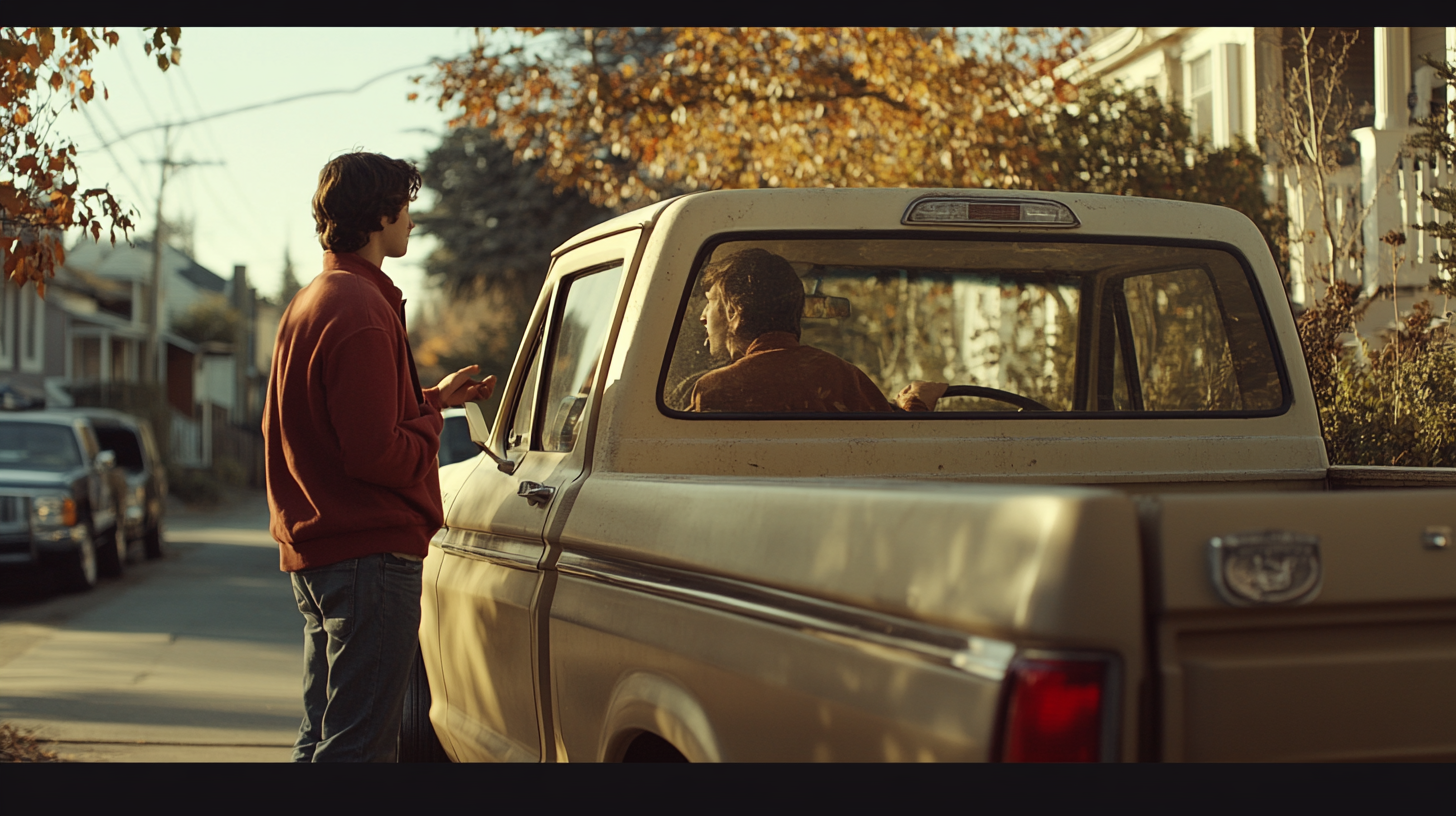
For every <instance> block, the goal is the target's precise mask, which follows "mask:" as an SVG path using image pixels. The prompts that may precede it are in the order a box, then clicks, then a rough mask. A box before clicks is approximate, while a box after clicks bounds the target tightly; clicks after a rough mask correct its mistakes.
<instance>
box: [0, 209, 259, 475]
mask: <svg viewBox="0 0 1456 816" xmlns="http://www.w3.org/2000/svg"><path fill="white" fill-rule="evenodd" d="M160 260H161V269H162V274H163V281H164V283H163V299H164V303H163V308H162V310H161V312H162V323H161V326H160V330H159V349H158V352H157V360H158V379H159V382H160V383H161V385H162V387H163V390H164V393H165V396H166V402H167V404H168V406H169V408H170V414H171V416H170V426H171V427H170V428H166V429H163V428H157V429H156V430H157V431H158V436H159V437H163V438H165V439H166V440H167V442H166V443H164V444H168V446H169V448H170V456H171V459H172V461H173V462H175V463H177V464H181V465H184V466H189V467H208V466H210V465H211V464H212V460H213V449H214V447H217V446H218V445H219V444H228V443H226V442H222V441H221V440H222V438H223V437H225V436H226V435H227V433H228V432H229V431H228V429H229V428H253V427H256V426H258V425H259V421H260V419H261V416H262V402H261V395H262V393H263V389H264V387H265V386H266V379H267V367H266V365H263V366H261V367H260V366H259V364H258V352H257V348H258V347H259V346H260V343H259V340H258V338H259V336H264V337H266V338H267V339H268V340H271V339H272V335H273V327H268V326H264V327H261V328H259V327H258V326H257V325H256V318H257V316H258V315H259V313H260V312H262V311H264V310H260V309H259V308H258V302H257V298H256V293H255V292H254V291H253V289H252V288H251V287H249V286H248V285H247V277H246V270H245V269H244V268H243V267H235V268H234V271H233V280H226V279H224V278H222V277H221V276H219V275H217V274H216V273H214V272H213V271H212V270H210V269H207V268H206V267H204V266H202V265H201V264H199V263H197V261H196V260H194V259H193V258H191V257H190V256H188V255H187V254H186V253H184V252H182V251H181V250H179V249H177V248H175V247H173V246H164V247H163V248H162V252H161V257H160ZM152 265H153V247H152V244H151V242H150V241H146V240H138V241H137V242H136V243H135V244H134V245H130V246H128V245H127V244H124V243H118V244H116V245H112V244H110V243H107V242H92V241H91V240H90V239H89V238H84V237H83V238H82V239H81V240H79V241H78V242H77V244H76V245H75V246H73V247H72V248H70V250H69V251H68V252H67V255H66V261H65V264H64V265H63V266H62V267H60V268H58V269H57V270H56V275H55V277H54V278H53V279H51V280H50V281H48V282H47V290H46V297H45V298H44V299H41V298H40V297H38V296H37V294H36V292H35V287H33V286H27V287H25V288H23V289H18V288H16V287H14V286H9V285H7V286H4V287H0V399H3V400H6V402H7V404H8V405H9V406H10V407H29V406H30V405H34V404H37V403H44V404H46V405H49V406H52V407H64V406H67V405H71V404H73V401H74V399H75V397H76V396H77V395H78V394H80V393H81V392H82V391H87V392H88V393H93V394H100V393H105V394H110V395H113V396H115V395H119V394H123V393H125V392H126V390H127V389H128V388H132V387H136V386H137V385H138V384H140V383H141V382H142V381H143V380H144V378H145V369H146V366H145V360H144V357H145V355H146V352H147V349H148V345H149V344H148V339H149V330H150V328H151V326H150V321H149V314H150V312H151V302H152V294H151V279H152ZM208 300H214V301H219V302H224V303H226V304H227V305H229V306H231V307H232V308H233V309H235V310H236V311H237V312H238V313H239V314H240V315H241V316H242V317H243V322H242V326H243V329H242V331H241V332H240V334H241V335H242V336H241V337H237V338H236V339H235V340H233V341H232V342H204V343H197V342H194V341H192V340H189V339H188V338H186V337H184V336H182V335H181V334H179V333H178V332H177V331H176V330H175V329H176V325H177V323H178V321H179V320H180V319H181V318H182V317H183V316H184V315H186V314H187V313H188V312H189V310H191V309H192V308H193V307H195V306H197V305H198V304H200V303H204V302H207V301H208ZM265 316H266V315H265ZM6 395H8V396H6ZM108 399H109V398H108ZM164 435H165V436H164ZM231 447H239V448H246V447H248V446H247V445H246V444H234V445H232V446H231ZM245 458H246V459H249V460H250V459H251V458H252V456H251V455H246V456H245ZM251 469H252V468H249V470H251Z"/></svg>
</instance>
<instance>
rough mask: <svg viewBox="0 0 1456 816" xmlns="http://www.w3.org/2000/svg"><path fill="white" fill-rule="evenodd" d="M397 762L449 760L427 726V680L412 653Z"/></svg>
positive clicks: (421, 663)
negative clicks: (412, 663) (412, 659)
mask: <svg viewBox="0 0 1456 816" xmlns="http://www.w3.org/2000/svg"><path fill="white" fill-rule="evenodd" d="M399 761H400V762H449V761H450V757H449V755H448V754H446V753H445V749H444V748H443V747H442V746H441V745H440V738H439V737H437V736H436V735H435V726H434V725H433V724H431V723H430V680H429V677H427V676H426V675H425V659H424V657H422V656H421V655H420V653H419V652H418V651H416V652H415V663H414V666H412V667H411V668H410V676H409V685H408V686H406V687H405V692H404V718H403V719H402V720H400V726H399Z"/></svg>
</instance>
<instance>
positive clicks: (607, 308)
mask: <svg viewBox="0 0 1456 816" xmlns="http://www.w3.org/2000/svg"><path fill="white" fill-rule="evenodd" d="M621 280H622V265H621V264H620V263H618V264H616V265H614V266H610V267H606V268H602V269H598V270H596V271H593V272H588V273H587V274H584V275H579V276H577V277H575V278H572V279H571V280H569V281H567V283H566V293H565V295H564V299H563V300H562V301H561V303H560V306H559V307H558V314H557V316H556V321H555V323H556V329H555V338H554V340H553V342H552V347H551V358H550V360H549V364H550V372H551V374H550V378H549V379H548V380H547V386H546V398H545V402H544V403H542V410H543V411H544V417H543V421H542V425H541V437H540V439H541V450H544V451H558V452H561V451H569V450H571V448H572V446H573V445H575V444H576V439H577V436H578V435H579V432H580V430H581V427H580V425H581V418H582V416H583V415H584V413H585V408H586V401H587V398H588V397H589V396H590V395H591V390H592V384H593V383H594V382H595V380H596V372H597V363H598V361H599V360H600V359H601V356H602V347H603V346H604V345H605V344H606V341H607V331H608V330H609V329H610V328H611V325H612V315H613V314H614V313H615V311H616V310H615V306H616V303H617V286H618V284H620V283H621Z"/></svg>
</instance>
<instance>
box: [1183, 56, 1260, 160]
mask: <svg viewBox="0 0 1456 816" xmlns="http://www.w3.org/2000/svg"><path fill="white" fill-rule="evenodd" d="M1187 76H1188V84H1187V86H1186V90H1187V99H1188V117H1189V120H1190V121H1189V125H1190V126H1191V128H1192V131H1193V136H1194V137H1195V138H1201V139H1208V140H1210V141H1211V142H1212V143H1213V146H1214V147H1228V146H1229V145H1231V144H1233V143H1234V139H1236V138H1237V137H1239V136H1243V137H1244V138H1246V139H1251V138H1252V135H1251V134H1248V133H1245V132H1244V120H1245V116H1244V110H1243V106H1244V94H1243V83H1244V71H1243V46H1240V45H1239V44H1237V43H1222V44H1219V45H1216V46H1214V47H1213V49H1212V50H1211V51H1209V52H1208V53H1206V54H1203V55H1202V56H1200V57H1197V58H1196V59H1194V60H1193V61H1191V62H1189V63H1188V74H1187Z"/></svg>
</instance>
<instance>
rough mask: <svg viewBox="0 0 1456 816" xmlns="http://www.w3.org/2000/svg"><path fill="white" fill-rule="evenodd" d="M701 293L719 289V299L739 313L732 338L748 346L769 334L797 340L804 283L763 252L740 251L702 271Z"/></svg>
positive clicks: (785, 263)
mask: <svg viewBox="0 0 1456 816" xmlns="http://www.w3.org/2000/svg"><path fill="white" fill-rule="evenodd" d="M700 281H701V284H702V287H703V291H704V292H707V291H708V290H710V289H712V288H713V287H714V286H718V285H719V284H721V285H722V286H723V299H724V301H725V302H727V303H731V304H733V305H734V306H736V307H737V308H738V309H739V310H740V312H741V315H742V316H741V317H740V318H739V324H738V329H737V332H736V334H737V335H738V337H739V338H740V339H741V340H742V341H743V342H744V344H745V345H746V344H748V343H751V342H753V340H755V339H756V338H757V337H758V336H759V335H762V334H766V333H768V332H772V331H781V332H789V333H790V334H792V335H794V336H795V337H798V336H799V318H800V317H802V316H803V314H804V282H803V281H801V280H799V274H798V273H797V272H795V271H794V267H793V266H791V265H789V262H788V261H786V260H784V259H783V258H781V257H779V256H778V255H775V254H773V253H772V252H769V251H768V250H766V249H759V248H757V247H755V248H753V249H744V250H740V251H738V252H735V253H733V254H732V255H729V256H728V257H726V258H723V259H722V260H718V261H714V262H712V263H710V264H708V265H707V266H704V267H703V272H702V277H701V278H700Z"/></svg>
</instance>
